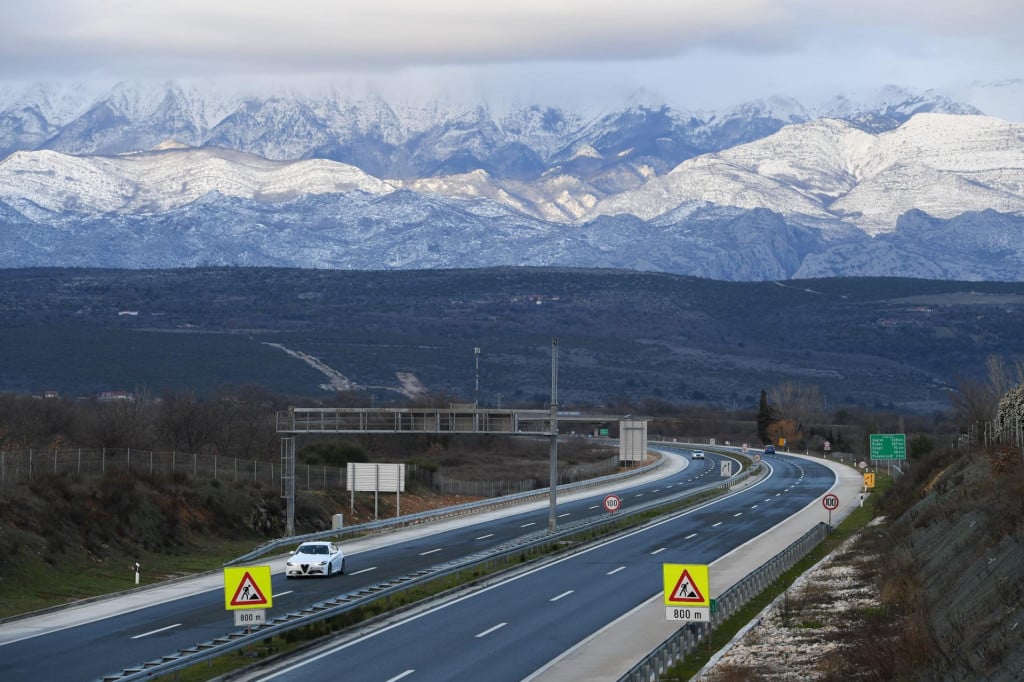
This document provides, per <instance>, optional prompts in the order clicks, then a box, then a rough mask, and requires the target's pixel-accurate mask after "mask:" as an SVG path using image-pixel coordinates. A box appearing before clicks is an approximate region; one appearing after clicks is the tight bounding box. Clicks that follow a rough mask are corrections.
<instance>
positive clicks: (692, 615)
mask: <svg viewBox="0 0 1024 682" xmlns="http://www.w3.org/2000/svg"><path fill="white" fill-rule="evenodd" d="M661 569H662V579H663V580H662V582H663V584H664V588H665V620H686V621H695V622H709V621H710V620H711V587H710V585H709V581H708V567H707V565H706V564H662V565H661Z"/></svg>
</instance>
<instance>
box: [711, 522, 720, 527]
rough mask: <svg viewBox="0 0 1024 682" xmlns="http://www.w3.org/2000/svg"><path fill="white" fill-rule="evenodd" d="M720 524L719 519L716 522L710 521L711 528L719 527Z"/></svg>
mask: <svg viewBox="0 0 1024 682" xmlns="http://www.w3.org/2000/svg"><path fill="white" fill-rule="evenodd" d="M721 525H722V522H721V521H719V522H718V523H712V524H711V527H712V528H718V527H719V526H721Z"/></svg>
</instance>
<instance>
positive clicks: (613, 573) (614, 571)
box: [605, 566, 626, 575]
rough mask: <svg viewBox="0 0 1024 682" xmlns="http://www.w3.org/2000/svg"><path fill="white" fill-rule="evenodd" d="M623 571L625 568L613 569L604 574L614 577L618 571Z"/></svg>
mask: <svg viewBox="0 0 1024 682" xmlns="http://www.w3.org/2000/svg"><path fill="white" fill-rule="evenodd" d="M625 569H626V567H625V566H619V567H618V568H613V569H612V570H610V571H608V572H607V573H605V575H615V574H616V573H618V572H619V571H623V570H625Z"/></svg>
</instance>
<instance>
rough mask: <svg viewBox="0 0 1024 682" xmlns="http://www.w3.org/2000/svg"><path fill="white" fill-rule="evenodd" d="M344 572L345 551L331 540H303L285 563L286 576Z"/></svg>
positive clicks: (327, 575)
mask: <svg viewBox="0 0 1024 682" xmlns="http://www.w3.org/2000/svg"><path fill="white" fill-rule="evenodd" d="M344 572H345V553H344V552H342V551H341V547H339V546H338V545H336V544H334V543H333V542H303V543H302V544H301V545H299V548H298V549H296V550H295V551H294V552H292V555H291V557H290V558H289V559H288V563H286V564H285V569H284V574H285V577H286V578H295V577H303V576H307V575H322V576H324V577H325V578H327V577H330V576H332V575H334V574H335V573H344Z"/></svg>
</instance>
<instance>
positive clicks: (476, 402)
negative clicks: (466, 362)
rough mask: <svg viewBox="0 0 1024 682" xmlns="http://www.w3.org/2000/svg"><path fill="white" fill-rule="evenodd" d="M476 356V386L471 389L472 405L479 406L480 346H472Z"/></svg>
mask: <svg viewBox="0 0 1024 682" xmlns="http://www.w3.org/2000/svg"><path fill="white" fill-rule="evenodd" d="M473 355H474V356H475V357H476V387H475V388H474V390H473V407H479V406H480V346H476V347H475V348H473Z"/></svg>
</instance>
